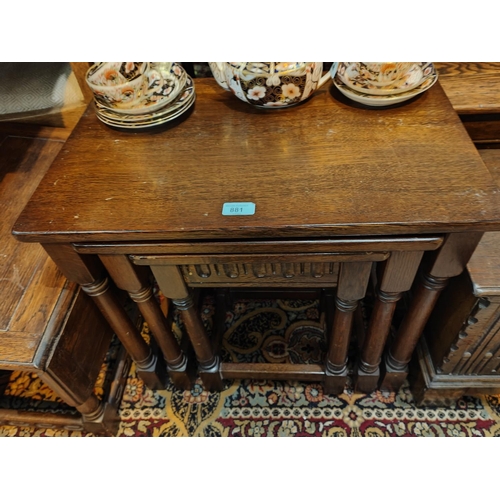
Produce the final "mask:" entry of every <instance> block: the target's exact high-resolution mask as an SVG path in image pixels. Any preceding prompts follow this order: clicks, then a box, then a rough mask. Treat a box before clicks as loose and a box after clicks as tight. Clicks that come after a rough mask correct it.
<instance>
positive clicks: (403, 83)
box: [337, 62, 434, 96]
mask: <svg viewBox="0 0 500 500" xmlns="http://www.w3.org/2000/svg"><path fill="white" fill-rule="evenodd" d="M433 72H434V66H433V65H432V63H428V62H422V63H363V62H345V63H339V67H338V70H337V75H338V77H339V79H340V80H341V81H342V83H344V84H345V85H347V86H348V87H350V88H351V89H353V90H355V91H357V92H361V93H363V94H369V95H391V96H392V95H395V94H402V93H404V92H408V91H410V90H413V89H414V88H416V87H418V86H420V84H421V83H423V81H424V79H425V78H426V77H427V76H429V75H430V74H431V73H433Z"/></svg>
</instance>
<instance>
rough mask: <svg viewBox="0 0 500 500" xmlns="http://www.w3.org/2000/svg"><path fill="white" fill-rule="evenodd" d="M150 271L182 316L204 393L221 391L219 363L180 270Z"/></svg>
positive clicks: (163, 267) (160, 267) (162, 269)
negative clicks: (205, 391) (206, 391)
mask: <svg viewBox="0 0 500 500" xmlns="http://www.w3.org/2000/svg"><path fill="white" fill-rule="evenodd" d="M151 270H152V271H153V274H154V276H155V278H156V281H157V283H158V286H159V287H160V290H161V291H162V293H163V295H165V297H167V298H169V299H171V300H172V302H173V303H174V304H175V305H176V306H177V308H178V309H179V311H180V313H181V316H182V320H183V322H184V325H185V327H186V333H187V335H188V337H189V340H190V341H191V344H192V346H193V349H194V352H195V354H196V359H197V361H198V371H199V374H200V377H201V380H202V381H203V385H204V386H205V389H207V390H209V391H220V390H222V388H223V385H222V376H221V373H220V360H219V358H218V356H217V355H216V354H215V353H214V350H213V347H212V344H211V342H210V339H209V337H208V335H207V332H206V331H205V328H204V326H203V323H202V322H201V318H200V315H199V312H198V309H197V308H196V306H195V304H194V303H193V299H192V297H191V295H190V293H189V290H188V288H187V286H186V283H185V282H184V279H183V277H182V275H181V273H180V271H179V269H178V268H177V266H174V265H171V266H165V265H162V266H151Z"/></svg>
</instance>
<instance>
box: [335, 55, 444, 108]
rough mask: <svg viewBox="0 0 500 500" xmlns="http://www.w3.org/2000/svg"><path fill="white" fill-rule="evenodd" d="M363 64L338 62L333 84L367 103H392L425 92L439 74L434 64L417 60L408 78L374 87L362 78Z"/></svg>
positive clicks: (351, 97)
mask: <svg viewBox="0 0 500 500" xmlns="http://www.w3.org/2000/svg"><path fill="white" fill-rule="evenodd" d="M362 64H363V63H339V70H340V73H339V71H337V74H336V75H335V78H334V79H333V83H334V84H335V86H336V87H337V88H338V89H339V91H340V92H341V93H342V94H344V95H345V96H346V97H348V98H349V99H352V100H353V101H355V102H359V103H360V104H364V105H365V106H392V105H393V104H399V103H402V102H405V101H408V100H409V99H412V98H413V97H415V96H417V95H419V94H421V93H422V92H425V91H426V90H427V89H429V88H430V87H432V85H434V84H435V83H436V81H437V79H438V75H437V72H436V69H435V68H434V65H433V64H432V63H415V65H414V66H413V67H412V69H411V71H409V72H408V73H407V77H406V78H403V79H400V80H398V81H397V82H394V84H393V85H390V86H388V87H386V88H384V87H378V88H377V87H374V86H371V85H369V84H367V83H366V80H365V79H364V78H363V73H362V66H361V69H360V65H362Z"/></svg>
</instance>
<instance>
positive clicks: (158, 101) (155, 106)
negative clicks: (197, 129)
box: [95, 63, 187, 115]
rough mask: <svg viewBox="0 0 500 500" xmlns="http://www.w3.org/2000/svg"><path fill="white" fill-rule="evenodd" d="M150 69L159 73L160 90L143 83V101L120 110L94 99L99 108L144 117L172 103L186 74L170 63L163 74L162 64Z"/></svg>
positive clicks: (148, 82)
mask: <svg viewBox="0 0 500 500" xmlns="http://www.w3.org/2000/svg"><path fill="white" fill-rule="evenodd" d="M151 68H152V69H156V70H157V71H160V72H161V75H162V77H163V80H164V83H163V85H162V86H161V87H160V88H155V82H153V81H149V80H148V81H146V82H144V86H143V90H142V92H143V93H145V94H148V93H149V94H150V95H148V96H147V97H146V98H145V99H144V100H143V101H141V102H139V103H137V104H133V105H131V106H125V107H123V108H120V107H118V106H110V105H109V103H107V102H106V101H105V100H103V99H99V98H98V97H96V98H95V100H96V102H98V103H99V105H100V106H101V108H107V109H109V110H110V111H113V112H116V113H120V114H124V115H144V114H145V113H151V112H153V111H156V110H159V109H161V108H163V107H164V106H165V105H166V104H168V103H170V102H172V101H173V100H174V99H175V98H176V97H177V96H178V95H179V92H180V91H181V89H182V88H183V86H184V85H185V83H186V79H187V73H186V71H185V70H184V68H183V67H182V66H180V65H179V64H177V63H172V67H171V68H170V71H169V72H168V73H167V72H164V71H163V68H162V63H151Z"/></svg>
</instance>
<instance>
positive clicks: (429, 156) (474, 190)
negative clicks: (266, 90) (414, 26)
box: [14, 79, 500, 242]
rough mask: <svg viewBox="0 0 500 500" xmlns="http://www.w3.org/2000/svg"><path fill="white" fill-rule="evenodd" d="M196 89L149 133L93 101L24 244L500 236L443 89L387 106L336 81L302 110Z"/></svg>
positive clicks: (26, 225)
mask: <svg viewBox="0 0 500 500" xmlns="http://www.w3.org/2000/svg"><path fill="white" fill-rule="evenodd" d="M195 85H196V90H197V95H198V98H197V101H196V104H195V107H194V111H193V113H192V114H191V115H190V116H189V117H188V118H187V119H185V120H184V121H180V122H179V123H177V124H175V126H172V125H171V126H169V127H164V128H161V127H160V128H158V129H152V130H149V131H148V132H126V131H119V130H113V129H111V128H110V127H107V126H106V125H104V124H102V123H101V122H100V121H99V120H98V119H97V117H96V116H95V113H94V109H93V107H92V105H91V106H90V107H89V108H88V110H87V111H86V112H85V114H84V115H83V117H82V119H81V120H80V122H79V124H78V125H77V127H76V128H75V131H74V133H73V134H72V136H71V137H70V138H69V139H68V141H67V142H66V144H65V146H64V147H63V148H62V150H61V153H60V154H59V156H58V158H57V159H56V160H55V162H54V164H53V166H52V167H51V169H50V171H49V172H48V174H47V175H46V176H45V178H44V179H43V181H42V182H41V184H40V186H39V188H38V189H37V191H36V193H35V194H34V196H33V198H32V199H31V201H30V202H29V203H28V205H27V207H26V209H25V210H24V211H23V213H22V214H21V216H20V218H19V219H18V221H17V223H16V225H15V227H14V233H15V234H16V235H17V237H18V238H20V239H22V240H24V241H44V242H49V241H71V242H84V241H95V242H98V241H111V240H112V241H126V240H128V241H138V240H142V241H144V240H163V241H165V240H175V239H179V240H183V241H186V240H193V239H197V238H198V239H214V238H217V239H230V238H234V237H235V236H237V237H238V238H245V239H248V238H252V237H258V238H283V237H287V236H294V237H311V236H314V237H319V236H330V237H338V236H346V235H348V236H360V235H380V236H382V235H395V234H429V233H439V232H450V231H466V230H469V229H473V228H474V229H476V230H482V229H485V230H488V229H489V230H495V229H499V228H500V194H499V193H497V192H496V191H497V190H496V187H494V186H493V185H492V181H491V177H490V176H489V175H488V173H487V169H486V167H485V166H484V164H483V162H482V161H481V158H480V156H479V154H478V152H477V150H476V149H475V147H474V145H473V143H472V142H471V141H470V139H469V137H468V136H467V133H466V131H465V129H464V127H463V125H462V123H461V122H460V119H459V118H458V116H457V115H456V113H455V112H454V111H453V108H452V106H451V104H450V102H449V100H448V99H447V97H446V95H445V94H444V92H443V90H442V88H441V86H440V84H439V82H438V83H437V84H436V85H434V86H433V87H432V88H431V89H430V90H429V91H427V92H425V93H424V94H422V95H421V96H420V97H419V98H418V99H415V100H414V101H412V102H409V103H406V104H405V105H404V106H399V107H395V108H392V109H363V108H361V107H359V106H354V105H351V104H349V103H346V102H344V101H341V100H339V99H337V98H336V97H335V94H334V93H332V91H331V89H330V86H328V85H327V86H326V87H325V88H324V89H320V91H318V92H317V93H316V94H314V95H313V97H312V98H311V99H310V100H309V101H308V102H306V103H304V104H302V105H300V106H297V107H294V108H290V109H285V110H269V111H267V110H265V111H262V110H255V109H252V108H251V107H250V106H248V104H246V103H244V102H241V101H239V100H238V99H237V98H235V97H234V96H233V95H232V94H230V93H229V92H225V91H224V90H223V89H221V88H220V87H219V86H218V85H217V84H216V83H215V82H214V81H213V79H198V80H196V82H195ZM471 172H474V177H473V178H472V179H471V175H470V173H471ZM266 179H268V180H269V181H268V182H266ZM478 194H480V196H478ZM228 201H253V202H255V203H256V206H257V208H256V213H255V215H254V216H251V217H224V216H222V214H221V210H222V205H223V203H224V202H228ZM124 207H126V208H127V209H126V210H124Z"/></svg>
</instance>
